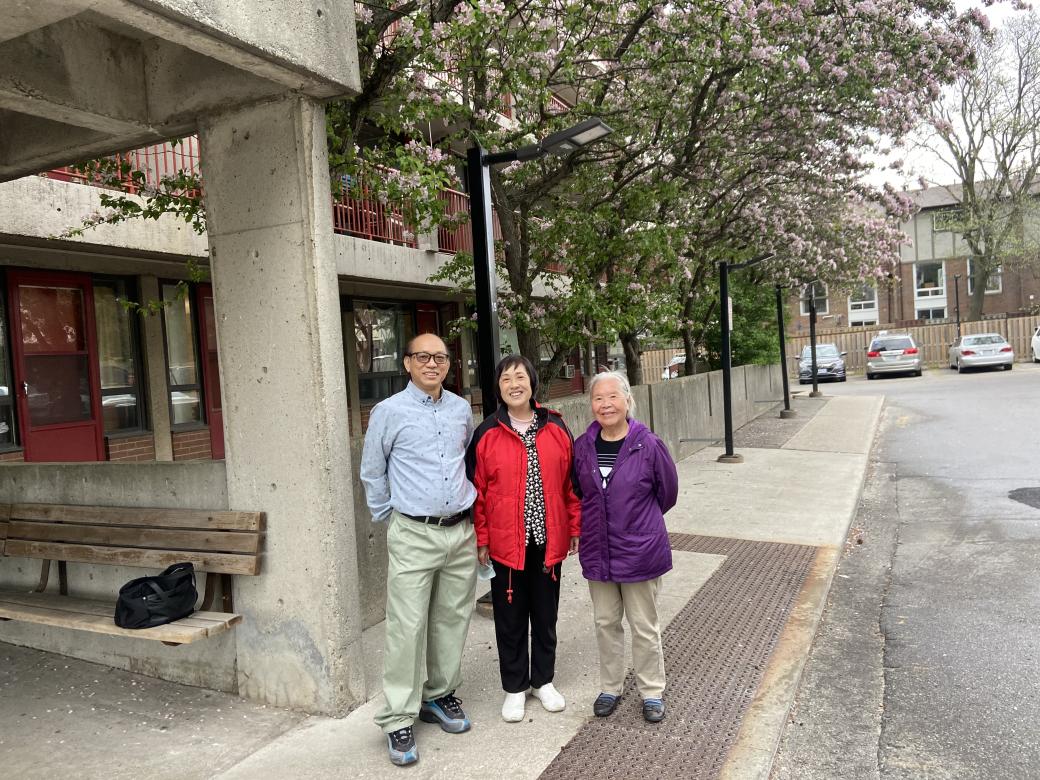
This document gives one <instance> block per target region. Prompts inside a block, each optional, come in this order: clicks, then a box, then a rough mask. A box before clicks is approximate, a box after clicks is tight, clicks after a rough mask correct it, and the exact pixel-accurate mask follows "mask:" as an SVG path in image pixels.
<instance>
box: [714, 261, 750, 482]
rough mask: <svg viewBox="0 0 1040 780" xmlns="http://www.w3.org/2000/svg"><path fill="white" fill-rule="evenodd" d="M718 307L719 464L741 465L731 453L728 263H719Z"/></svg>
mask: <svg viewBox="0 0 1040 780" xmlns="http://www.w3.org/2000/svg"><path fill="white" fill-rule="evenodd" d="M719 307H720V309H721V311H720V317H719V318H720V320H721V323H722V415H723V424H724V425H725V429H726V452H725V454H723V455H719V458H718V460H719V462H720V463H743V462H744V458H743V457H742V456H740V455H735V454H734V453H733V381H732V378H731V376H730V373H731V371H732V368H733V360H732V355H731V354H730V342H729V329H730V321H729V263H725V262H722V263H719Z"/></svg>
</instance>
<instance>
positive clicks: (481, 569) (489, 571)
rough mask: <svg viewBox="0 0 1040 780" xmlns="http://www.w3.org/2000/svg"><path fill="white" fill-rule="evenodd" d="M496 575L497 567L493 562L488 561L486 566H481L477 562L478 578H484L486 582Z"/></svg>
mask: <svg viewBox="0 0 1040 780" xmlns="http://www.w3.org/2000/svg"><path fill="white" fill-rule="evenodd" d="M494 576H495V567H494V565H493V564H492V563H491V561H488V562H487V565H486V566H481V565H480V564H479V563H478V564H477V579H478V580H483V581H484V582H487V581H488V580H490V579H491V578H492V577H494Z"/></svg>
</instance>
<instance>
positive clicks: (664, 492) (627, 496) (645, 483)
mask: <svg viewBox="0 0 1040 780" xmlns="http://www.w3.org/2000/svg"><path fill="white" fill-rule="evenodd" d="M599 431H600V424H599V423H598V422H593V423H592V425H590V426H589V428H588V430H587V431H585V433H583V434H582V435H581V436H579V437H578V439H577V440H576V441H575V442H574V474H575V478H576V479H577V483H578V487H579V488H580V492H581V543H580V545H579V546H578V559H579V560H580V561H581V571H582V574H583V575H584V576H585V579H587V580H598V581H600V582H642V581H644V580H652V579H654V578H655V577H659V576H661V575H662V574H664V573H665V572H666V571H668V570H669V569H671V568H672V548H671V546H670V545H669V543H668V531H667V529H666V528H665V525H664V513H665V512H667V511H668V510H669V509H671V508H672V507H673V506H675V501H676V499H677V498H678V495H679V475H678V474H677V473H676V470H675V463H674V462H673V461H672V458H671V456H670V455H669V454H668V448H667V447H665V445H664V442H662V441H661V440H660V439H659V438H657V436H655V435H654V434H653V433H652V432H651V431H650V429H649V428H647V427H646V426H645V425H643V424H642V423H641V422H639V421H638V420H629V421H628V436H627V437H626V438H625V443H624V444H623V445H622V447H621V451H620V452H619V453H618V459H617V464H616V465H615V466H614V470H613V471H612V472H611V473H610V478H609V481H608V483H607V487H606V488H604V487H603V477H602V476H601V475H600V471H599V466H598V465H597V463H596V436H597V434H598V433H599Z"/></svg>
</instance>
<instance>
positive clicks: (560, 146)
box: [539, 116, 614, 157]
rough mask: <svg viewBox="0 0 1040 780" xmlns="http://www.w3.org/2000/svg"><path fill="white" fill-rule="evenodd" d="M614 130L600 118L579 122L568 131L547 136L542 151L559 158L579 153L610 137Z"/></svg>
mask: <svg viewBox="0 0 1040 780" xmlns="http://www.w3.org/2000/svg"><path fill="white" fill-rule="evenodd" d="M612 132H614V131H613V130H611V129H610V127H608V126H607V125H606V124H605V123H604V122H603V120H602V119H600V118H599V117H595V116H594V117H590V118H589V119H586V120H585V121H584V122H579V123H578V124H576V125H574V126H573V127H568V128H567V129H566V130H560V131H559V132H557V133H552V134H550V135H547V136H546V137H545V138H543V139H542V142H541V143H540V144H539V146H541V148H542V150H543V151H545V152H550V153H552V154H555V155H557V156H559V157H563V156H565V155H568V154H570V153H571V152H574V151H577V150H578V149H581V148H582V147H585V146H588V145H589V144H591V143H593V142H595V141H598V140H599V139H601V138H604V137H606V136H608V135H610V134H611V133H612Z"/></svg>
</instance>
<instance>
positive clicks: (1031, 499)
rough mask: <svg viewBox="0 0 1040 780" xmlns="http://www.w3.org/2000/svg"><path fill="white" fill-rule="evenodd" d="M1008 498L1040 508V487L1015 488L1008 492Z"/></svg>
mask: <svg viewBox="0 0 1040 780" xmlns="http://www.w3.org/2000/svg"><path fill="white" fill-rule="evenodd" d="M1008 498H1011V499H1014V500H1015V501H1018V502H1020V503H1022V504H1025V505H1026V506H1031V507H1033V509H1040V487H1031V488H1015V489H1014V490H1011V491H1009V492H1008Z"/></svg>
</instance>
